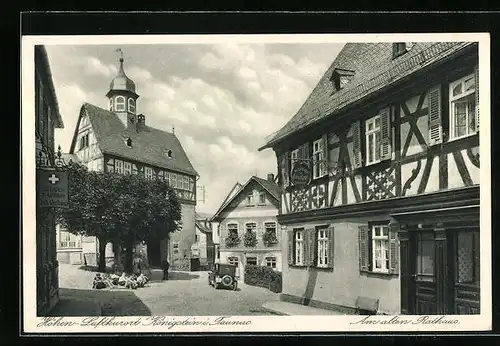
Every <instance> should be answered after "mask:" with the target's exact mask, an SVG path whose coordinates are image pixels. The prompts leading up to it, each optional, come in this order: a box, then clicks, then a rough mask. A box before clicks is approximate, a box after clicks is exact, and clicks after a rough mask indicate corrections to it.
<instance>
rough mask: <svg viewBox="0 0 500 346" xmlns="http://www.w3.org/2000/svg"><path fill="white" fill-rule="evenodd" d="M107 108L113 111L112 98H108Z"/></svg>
mask: <svg viewBox="0 0 500 346" xmlns="http://www.w3.org/2000/svg"><path fill="white" fill-rule="evenodd" d="M109 110H110V111H111V112H112V111H113V98H110V99H109Z"/></svg>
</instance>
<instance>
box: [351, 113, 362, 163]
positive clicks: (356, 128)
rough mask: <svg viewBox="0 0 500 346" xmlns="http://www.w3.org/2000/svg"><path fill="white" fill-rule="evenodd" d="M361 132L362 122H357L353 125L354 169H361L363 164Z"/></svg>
mask: <svg viewBox="0 0 500 346" xmlns="http://www.w3.org/2000/svg"><path fill="white" fill-rule="evenodd" d="M360 132H361V130H360V122H359V121H356V122H355V123H354V124H352V136H353V142H352V149H353V156H354V157H353V162H352V165H353V167H352V168H354V169H356V168H360V167H361V164H362V160H361V133H360Z"/></svg>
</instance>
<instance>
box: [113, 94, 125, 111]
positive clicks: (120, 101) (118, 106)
mask: <svg viewBox="0 0 500 346" xmlns="http://www.w3.org/2000/svg"><path fill="white" fill-rule="evenodd" d="M115 110H116V111H117V112H120V111H124V110H125V97H124V96H117V97H116V100H115Z"/></svg>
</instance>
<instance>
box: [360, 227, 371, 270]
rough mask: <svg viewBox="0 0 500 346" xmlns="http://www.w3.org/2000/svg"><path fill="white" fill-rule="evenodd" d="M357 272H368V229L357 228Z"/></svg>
mask: <svg viewBox="0 0 500 346" xmlns="http://www.w3.org/2000/svg"><path fill="white" fill-rule="evenodd" d="M358 238H359V270H360V271H362V272H366V271H369V266H368V264H369V252H370V251H369V246H370V244H369V242H368V227H366V226H360V227H359V233H358Z"/></svg>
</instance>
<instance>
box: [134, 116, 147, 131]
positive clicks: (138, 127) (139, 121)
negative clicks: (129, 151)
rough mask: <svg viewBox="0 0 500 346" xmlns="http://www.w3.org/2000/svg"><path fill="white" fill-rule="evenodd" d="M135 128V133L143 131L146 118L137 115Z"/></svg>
mask: <svg viewBox="0 0 500 346" xmlns="http://www.w3.org/2000/svg"><path fill="white" fill-rule="evenodd" d="M135 126H136V130H137V132H139V131H141V130H143V129H144V128H145V127H146V117H145V116H144V114H139V115H138V116H137V123H136V125H135Z"/></svg>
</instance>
